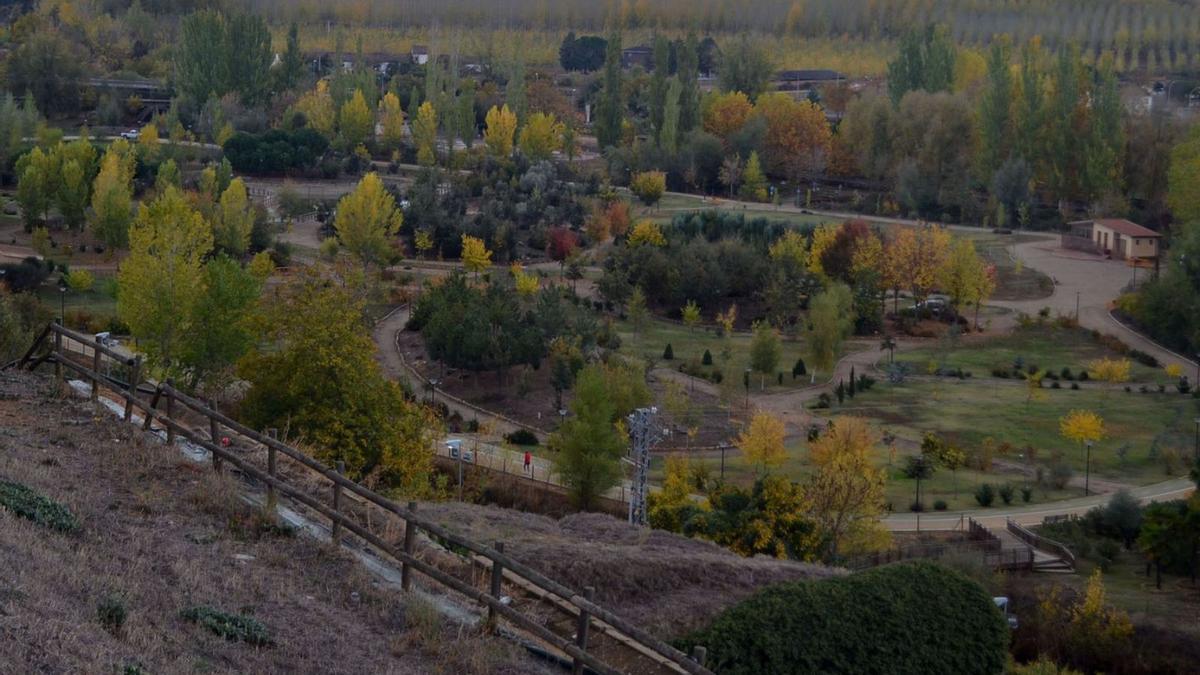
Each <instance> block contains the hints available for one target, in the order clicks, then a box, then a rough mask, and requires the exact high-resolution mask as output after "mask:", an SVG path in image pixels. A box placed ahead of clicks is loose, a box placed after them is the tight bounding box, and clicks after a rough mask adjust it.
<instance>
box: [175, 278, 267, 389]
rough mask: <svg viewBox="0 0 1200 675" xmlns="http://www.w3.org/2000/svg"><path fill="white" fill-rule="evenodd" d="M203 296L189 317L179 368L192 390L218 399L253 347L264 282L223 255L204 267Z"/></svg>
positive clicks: (198, 299)
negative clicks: (257, 305)
mask: <svg viewBox="0 0 1200 675" xmlns="http://www.w3.org/2000/svg"><path fill="white" fill-rule="evenodd" d="M202 280H203V291H202V292H201V293H200V295H199V297H197V298H196V302H195V304H194V305H193V307H192V309H191V312H190V315H189V317H188V321H189V324H190V325H192V326H195V327H196V328H197V329H196V330H191V331H188V332H187V333H185V334H184V335H183V337H182V340H181V345H180V365H181V368H182V369H183V370H184V371H185V372H186V377H187V382H188V386H189V387H190V388H192V389H195V388H197V387H201V386H203V388H204V389H205V390H206V391H207V392H208V393H210V394H216V393H219V392H221V391H223V390H224V388H225V387H226V386H227V385H229V384H230V383H231V382H232V379H233V370H232V369H233V365H234V364H235V363H236V362H237V360H238V359H240V358H241V357H242V356H243V355H245V354H246V353H247V352H248V351H249V350H250V348H251V347H252V346H253V345H254V334H253V332H252V331H251V326H250V322H249V321H248V318H249V316H250V312H251V309H252V308H253V307H254V303H255V301H256V300H258V297H259V295H260V294H261V292H262V282H263V280H262V279H260V278H258V277H256V276H255V275H254V274H253V273H251V272H250V271H249V270H247V269H244V268H243V267H242V266H241V265H240V264H238V262H237V261H236V260H233V259H232V258H229V257H227V256H224V255H220V256H218V257H216V258H213V259H212V260H209V261H208V262H207V263H206V264H205V265H204V271H203V278H202Z"/></svg>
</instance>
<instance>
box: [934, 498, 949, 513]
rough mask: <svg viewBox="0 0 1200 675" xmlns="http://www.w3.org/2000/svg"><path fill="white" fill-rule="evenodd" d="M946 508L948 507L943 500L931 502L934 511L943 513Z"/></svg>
mask: <svg viewBox="0 0 1200 675" xmlns="http://www.w3.org/2000/svg"><path fill="white" fill-rule="evenodd" d="M947 508H949V505H948V504H947V503H946V500H945V499H938V500H935V501H934V502H933V510H934V511H945V510H946V509H947Z"/></svg>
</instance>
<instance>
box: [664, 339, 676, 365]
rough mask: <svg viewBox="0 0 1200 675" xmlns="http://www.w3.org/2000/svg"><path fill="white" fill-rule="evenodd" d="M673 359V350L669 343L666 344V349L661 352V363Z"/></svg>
mask: <svg viewBox="0 0 1200 675" xmlns="http://www.w3.org/2000/svg"><path fill="white" fill-rule="evenodd" d="M674 358H675V350H674V349H672V348H671V343H670V342H668V343H667V348H666V349H664V350H663V361H670V360H672V359H674Z"/></svg>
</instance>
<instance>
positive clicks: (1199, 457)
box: [1192, 417, 1200, 464]
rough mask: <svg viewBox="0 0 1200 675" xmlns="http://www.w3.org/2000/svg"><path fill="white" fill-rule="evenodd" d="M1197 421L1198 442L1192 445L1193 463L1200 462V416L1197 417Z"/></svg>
mask: <svg viewBox="0 0 1200 675" xmlns="http://www.w3.org/2000/svg"><path fill="white" fill-rule="evenodd" d="M1194 421H1195V422H1196V444H1195V445H1194V446H1193V447H1192V463H1193V464H1195V463H1197V462H1200V417H1197V418H1196V419H1195V420H1194Z"/></svg>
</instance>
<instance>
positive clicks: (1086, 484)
mask: <svg viewBox="0 0 1200 675" xmlns="http://www.w3.org/2000/svg"><path fill="white" fill-rule="evenodd" d="M1085 445H1087V459H1086V460H1084V465H1083V496H1084V497H1086V496H1088V495H1090V494H1092V492H1091V482H1092V442H1091V441H1087V442H1086V443H1085Z"/></svg>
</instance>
